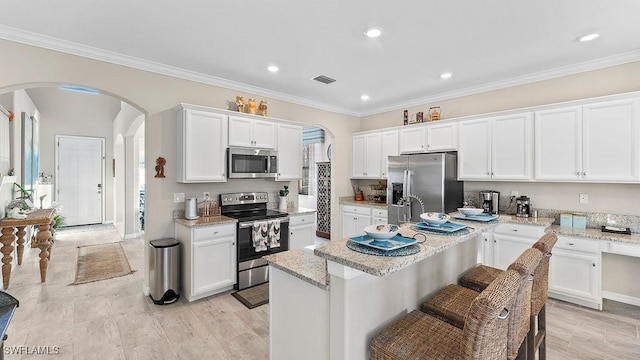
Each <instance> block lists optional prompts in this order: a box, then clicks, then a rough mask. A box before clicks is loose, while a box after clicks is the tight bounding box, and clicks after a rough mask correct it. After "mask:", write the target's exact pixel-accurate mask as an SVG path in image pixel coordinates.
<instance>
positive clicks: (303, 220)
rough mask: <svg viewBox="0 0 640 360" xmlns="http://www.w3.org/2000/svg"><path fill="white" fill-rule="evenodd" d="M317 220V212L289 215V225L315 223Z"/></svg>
mask: <svg viewBox="0 0 640 360" xmlns="http://www.w3.org/2000/svg"><path fill="white" fill-rule="evenodd" d="M315 220H316V214H304V215H294V216H290V217H289V227H292V226H298V225H306V224H313V223H314V222H315Z"/></svg>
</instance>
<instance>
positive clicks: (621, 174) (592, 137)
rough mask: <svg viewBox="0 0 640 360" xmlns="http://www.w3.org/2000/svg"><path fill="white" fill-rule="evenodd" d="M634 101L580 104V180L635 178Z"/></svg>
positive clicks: (636, 120) (636, 163)
mask: <svg viewBox="0 0 640 360" xmlns="http://www.w3.org/2000/svg"><path fill="white" fill-rule="evenodd" d="M638 103H639V101H638V100H635V99H633V100H625V101H612V102H606V103H601V104H593V105H587V106H584V108H583V110H582V172H583V174H582V178H583V180H586V181H602V180H606V181H635V180H638V159H639V156H638V141H639V139H640V133H638V129H639V127H638V121H639V118H638V115H639V114H638V109H639V108H638Z"/></svg>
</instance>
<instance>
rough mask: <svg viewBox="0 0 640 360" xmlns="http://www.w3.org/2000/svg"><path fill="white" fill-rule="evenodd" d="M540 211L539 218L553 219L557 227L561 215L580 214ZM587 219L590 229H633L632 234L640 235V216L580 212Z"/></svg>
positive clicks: (548, 210)
mask: <svg viewBox="0 0 640 360" xmlns="http://www.w3.org/2000/svg"><path fill="white" fill-rule="evenodd" d="M536 210H538V217H546V218H553V219H554V220H555V221H554V224H555V225H560V214H561V213H578V212H577V211H562V210H555V209H536ZM580 214H584V215H585V216H586V217H587V227H588V228H599V227H601V226H602V225H607V224H608V225H614V226H618V227H628V228H631V232H633V233H640V216H636V215H619V214H606V213H595V212H594V213H590V212H580Z"/></svg>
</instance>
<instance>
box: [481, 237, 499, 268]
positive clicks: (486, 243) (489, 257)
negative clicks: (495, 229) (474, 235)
mask: <svg viewBox="0 0 640 360" xmlns="http://www.w3.org/2000/svg"><path fill="white" fill-rule="evenodd" d="M480 241H481V243H480V245H479V246H478V249H480V251H481V252H482V253H481V254H480V256H479V259H478V261H479V262H481V263H482V264H484V265H488V266H493V247H494V245H493V244H494V241H495V240H494V239H493V233H492V232H483V233H482V236H481V237H480Z"/></svg>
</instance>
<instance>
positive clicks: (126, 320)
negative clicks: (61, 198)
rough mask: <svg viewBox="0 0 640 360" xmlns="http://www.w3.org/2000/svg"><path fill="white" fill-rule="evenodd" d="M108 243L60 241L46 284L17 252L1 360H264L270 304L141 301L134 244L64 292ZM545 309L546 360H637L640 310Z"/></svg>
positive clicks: (30, 256) (106, 233)
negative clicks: (85, 257) (128, 270)
mask: <svg viewBox="0 0 640 360" xmlns="http://www.w3.org/2000/svg"><path fill="white" fill-rule="evenodd" d="M113 241H120V239H119V236H118V234H117V231H116V230H101V231H91V232H80V231H67V232H60V233H59V234H58V236H57V241H56V243H55V244H54V248H53V253H52V256H51V263H50V264H49V274H48V276H47V282H46V283H44V284H41V283H40V275H39V270H38V256H37V255H38V250H36V249H28V250H27V251H26V252H25V259H24V261H23V265H22V266H21V267H20V268H19V269H16V268H14V273H13V275H12V281H11V286H10V287H9V289H8V290H7V292H9V293H10V294H12V295H14V296H15V297H16V298H18V300H19V301H20V307H19V308H18V309H17V311H16V314H15V316H14V318H13V320H12V322H11V326H10V328H9V331H8V334H9V338H8V340H7V341H5V347H6V348H5V349H4V350H5V354H6V355H5V358H6V359H29V360H31V359H49V360H63V359H83V360H84V359H101V360H102V359H154V360H156V359H268V358H269V305H263V306H260V307H258V308H255V309H253V310H249V309H247V308H246V307H245V306H244V305H242V304H241V303H240V302H238V301H237V300H236V299H235V298H234V297H232V296H231V295H229V292H227V293H224V294H220V295H218V296H213V297H210V298H207V299H204V300H200V301H196V302H193V303H187V302H186V301H184V300H182V299H181V300H180V301H179V302H178V303H176V304H171V305H166V306H158V305H154V304H153V303H152V302H151V300H150V299H149V298H148V297H145V296H143V295H142V279H143V274H144V271H143V264H144V261H143V240H142V239H141V238H139V239H132V240H124V241H123V244H124V248H125V251H126V252H127V256H128V258H129V261H130V263H131V267H132V268H133V269H134V270H138V271H137V272H135V273H134V274H132V275H128V276H124V277H120V278H115V279H110V280H104V281H99V282H95V283H90V284H83V285H75V286H69V285H68V284H70V283H71V282H73V280H74V276H75V264H76V254H77V246H78V245H89V244H100V243H106V242H113ZM547 307H548V309H547V328H548V330H547V331H548V334H549V337H548V340H547V347H548V350H547V359H550V360H554V359H562V360H565V359H580V360H586V359H640V337H639V331H640V328H639V327H640V308H638V307H635V306H628V305H625V304H620V303H615V302H610V301H606V302H605V310H604V311H603V312H599V311H595V310H590V309H586V308H582V307H579V306H575V305H572V304H568V303H564V302H561V301H555V300H549V302H548V305H547ZM302 330H303V329H302ZM34 346H40V347H41V348H40V349H45V350H46V347H47V346H48V347H49V350H50V351H51V352H55V351H56V348H55V347H56V346H57V347H59V354H58V355H34V354H32V353H33V348H34ZM11 350H13V351H22V354H10V353H8V352H7V351H11ZM28 352H29V353H28ZM275 360H277V359H275Z"/></svg>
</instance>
